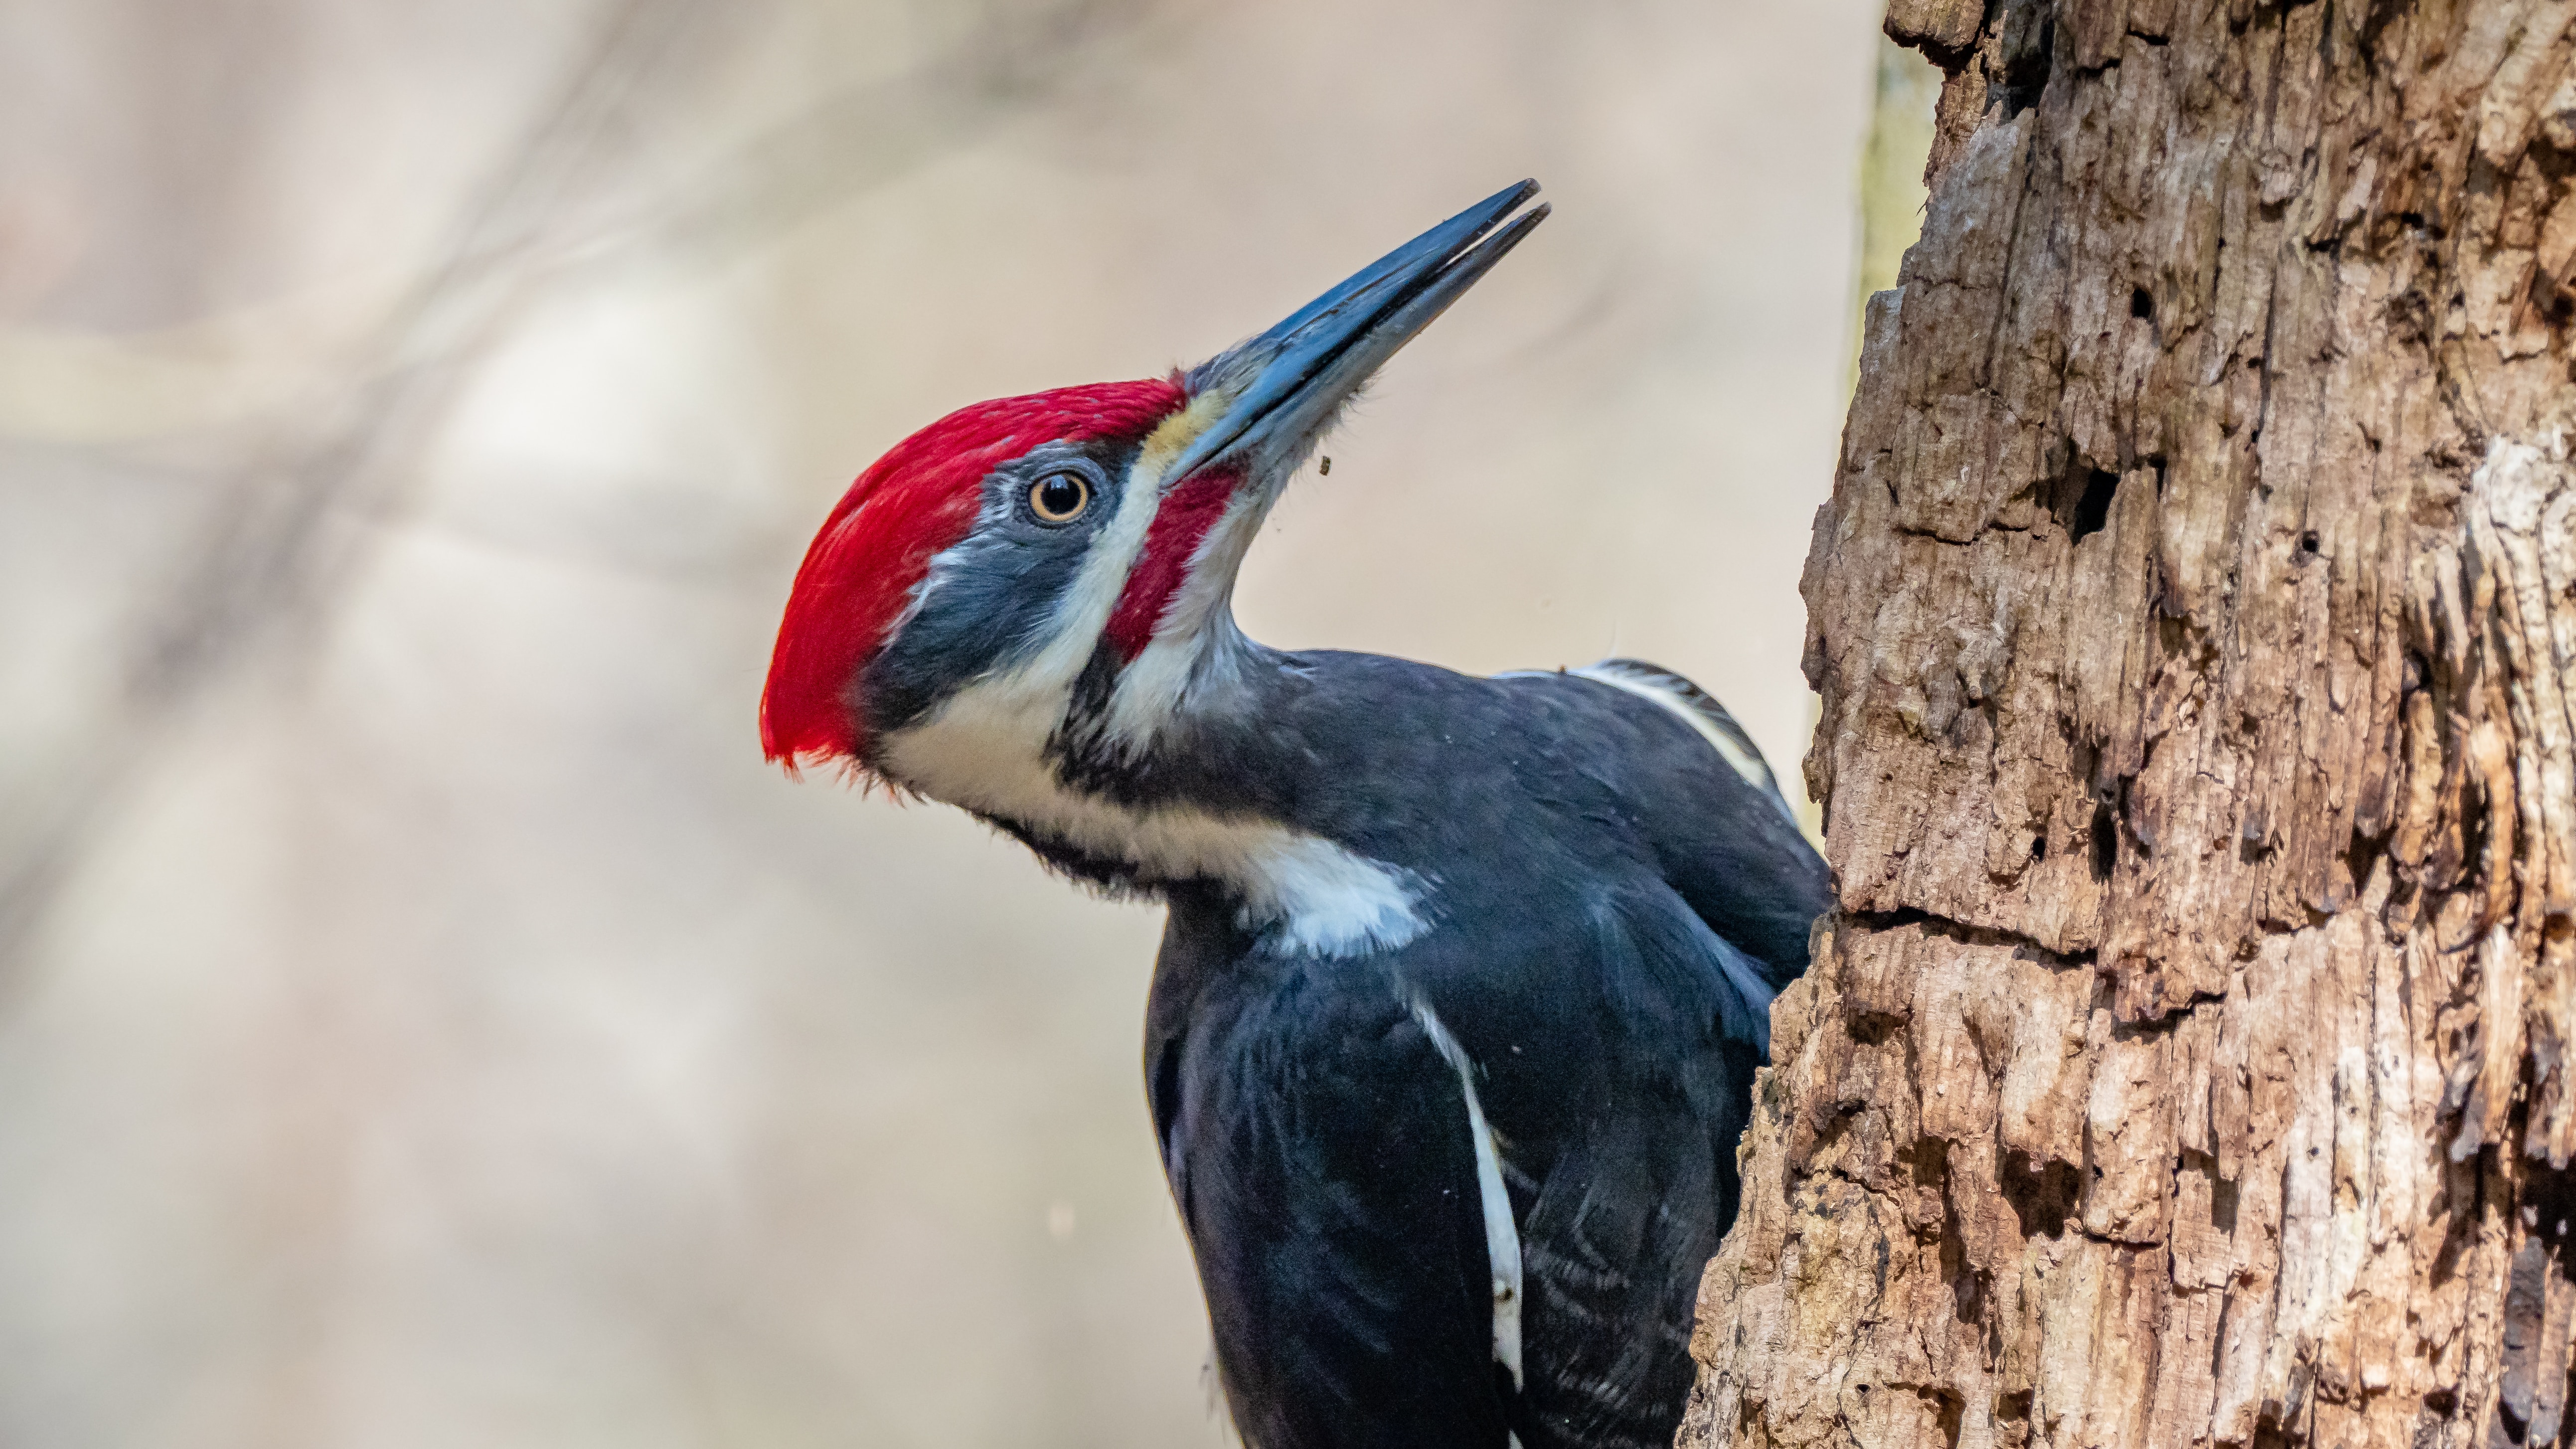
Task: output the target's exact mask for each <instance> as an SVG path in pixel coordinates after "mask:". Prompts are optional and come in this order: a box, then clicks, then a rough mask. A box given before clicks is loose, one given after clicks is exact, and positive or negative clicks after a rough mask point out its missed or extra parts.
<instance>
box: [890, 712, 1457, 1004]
mask: <svg viewBox="0 0 2576 1449" xmlns="http://www.w3.org/2000/svg"><path fill="white" fill-rule="evenodd" d="M1063 711H1064V695H1063V691H1062V690H1060V689H1059V690H1057V691H1055V692H1054V693H1052V694H1049V693H1047V692H1045V691H1041V690H1036V689H1033V688H1031V687H1030V686H1029V683H1028V678H1027V676H1026V674H1019V675H1011V676H1004V677H997V678H994V679H989V680H985V681H982V682H980V683H977V684H973V685H969V686H968V687H966V688H965V689H963V690H960V691H959V692H958V693H956V694H955V695H952V696H950V697H949V699H948V700H947V701H946V702H945V703H943V704H941V705H940V706H939V708H938V709H936V710H934V711H932V713H931V715H930V717H929V718H928V719H926V720H924V721H922V722H921V723H919V724H916V725H914V726H912V727H911V728H908V729H904V730H901V731H898V732H896V733H895V734H893V735H891V736H889V737H888V738H887V739H886V741H885V748H884V753H883V756H882V768H883V769H884V770H885V772H886V773H887V774H888V775H890V776H892V777H893V778H895V779H896V780H898V781H901V782H902V783H903V784H905V785H907V786H909V787H911V788H913V789H916V790H919V791H920V792H922V793H923V794H925V795H929V796H931V797H932V798H934V799H938V800H945V801H947V802H948V803H950V804H952V805H958V806H963V807H964V808H966V809H969V810H974V811H979V812H981V813H983V814H986V815H992V816H997V817H1000V818H1002V819H1005V820H1009V821H1012V822H1014V823H1015V824H1018V825H1019V826H1021V827H1022V828H1024V829H1027V830H1029V831H1030V832H1032V833H1034V834H1037V835H1040V836H1044V837H1047V838H1050V839H1053V840H1057V841H1061V842H1063V843H1064V844H1066V845H1069V846H1071V847H1073V848H1074V849H1077V850H1080V851H1082V852H1084V853H1086V854H1090V855H1096V856H1099V857H1101V858H1103V859H1108V860H1123V861H1125V862H1127V863H1128V864H1129V865H1132V866H1133V867H1135V869H1136V870H1137V872H1138V873H1139V874H1140V875H1142V876H1143V877H1144V878H1145V879H1146V880H1148V881H1150V882H1158V883H1168V882H1179V881H1187V880H1197V879H1205V880H1213V881H1217V882H1220V883H1222V884H1223V885H1225V886H1226V887H1228V888H1229V889H1231V890H1232V891H1233V892H1234V894H1235V895H1236V896H1237V898H1239V899H1240V900H1241V901H1242V903H1243V905H1242V924H1243V925H1244V927H1245V928H1246V929H1248V930H1254V931H1259V932H1263V933H1265V936H1266V941H1267V944H1269V945H1270V946H1272V947H1273V948H1274V949H1278V950H1282V951H1293V952H1298V953H1301V954H1309V955H1316V956H1324V957H1337V956H1348V955H1355V954H1357V953H1359V952H1362V951H1369V950H1382V949H1387V948H1391V947H1395V946H1401V945H1403V944H1404V943H1406V942H1408V941H1410V940H1412V939H1414V938H1415V937H1416V936H1419V935H1421V934H1422V933H1423V931H1424V930H1426V929H1428V925H1429V923H1428V922H1427V921H1425V920H1424V918H1423V916H1422V914H1421V912H1420V910H1419V909H1418V902H1419V901H1420V900H1421V897H1422V891H1421V890H1420V889H1419V888H1418V887H1417V885H1416V884H1415V882H1414V881H1413V879H1412V877H1411V876H1410V875H1409V873H1408V872H1405V871H1403V870H1401V869H1399V868H1397V867H1395V866H1391V865H1388V864H1386V863H1385V862H1383V861H1376V860H1371V859H1369V858H1368V857H1366V856H1362V855H1357V854H1354V853H1352V852H1351V851H1348V850H1345V849H1343V848H1342V847H1341V846H1338V845H1336V844H1334V843H1333V842H1331V841H1329V840H1325V839H1323V838H1322V837H1320V836H1314V835H1308V834H1305V833H1303V832H1301V831H1295V830H1290V829H1288V828H1287V827H1285V826H1280V825H1274V824H1270V823H1268V822H1263V821H1252V820H1235V819H1227V818H1224V817H1220V816H1216V815H1211V814H1209V813H1207V812H1206V811H1203V810H1197V809H1192V808H1189V807H1186V806H1159V807H1152V808H1142V809H1140V808H1134V807H1130V806H1126V805H1121V804H1118V803H1117V802H1115V801H1111V800H1105V799H1101V798H1099V797H1097V796H1092V795H1086V794H1082V793H1079V792H1076V791H1073V790H1068V789H1066V788H1065V786H1064V784H1063V782H1062V781H1061V780H1059V779H1058V778H1057V777H1056V773H1055V769H1054V767H1053V766H1052V765H1050V764H1049V763H1048V762H1047V759H1046V744H1047V740H1048V737H1049V736H1050V735H1051V734H1052V733H1053V732H1054V730H1055V726H1056V722H1057V721H1058V720H1059V719H1060V718H1062V716H1063Z"/></svg>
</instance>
